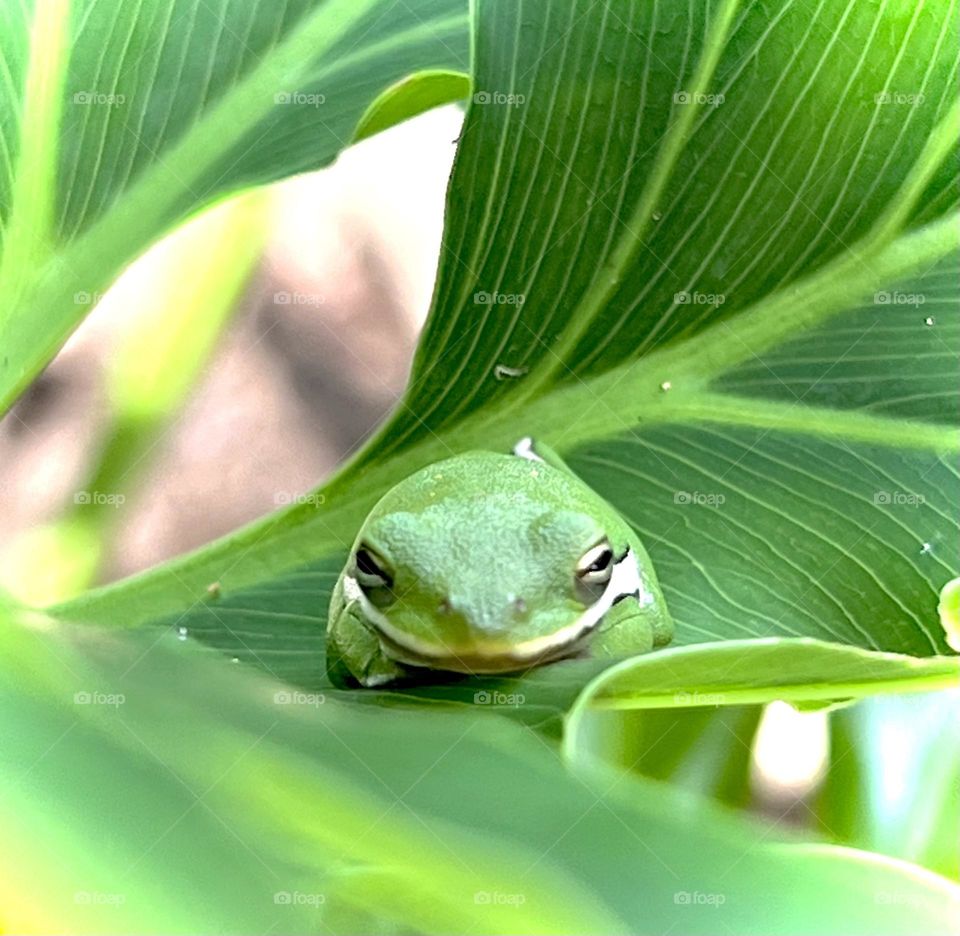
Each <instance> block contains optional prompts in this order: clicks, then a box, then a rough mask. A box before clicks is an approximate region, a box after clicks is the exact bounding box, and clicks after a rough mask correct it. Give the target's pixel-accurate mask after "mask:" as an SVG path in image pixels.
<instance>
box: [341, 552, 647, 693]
mask: <svg viewBox="0 0 960 936" xmlns="http://www.w3.org/2000/svg"><path fill="white" fill-rule="evenodd" d="M345 584H346V591H347V593H348V595H349V596H350V597H356V598H357V599H358V600H359V601H360V602H361V604H362V606H363V610H364V616H365V617H366V620H367V621H368V622H369V623H370V624H371V625H372V627H373V628H374V629H375V630H376V632H377V636H378V637H379V638H380V643H381V646H382V647H383V651H384V653H386V655H387V656H389V657H390V658H391V659H393V660H396V661H397V662H398V663H402V664H404V665H406V666H417V667H426V668H430V669H442V670H449V671H451V672H455V673H468V674H478V675H483V674H492V673H509V672H514V671H516V670H519V669H524V668H526V667H532V666H539V665H540V664H542V663H549V662H553V661H554V660H558V659H562V658H565V657H572V656H576V655H578V654H579V653H581V652H582V651H583V650H584V649H585V647H586V644H587V643H588V642H589V639H590V637H591V635H592V634H593V632H594V631H595V630H596V628H597V626H598V625H599V624H600V622H601V620H603V617H604V615H606V613H607V612H608V611H609V610H610V609H611V608H612V607H613V606H614V605H615V604H616V603H617V602H618V601H620V600H621V599H623V598H627V597H634V598H636V599H637V600H638V601H639V602H640V603H641V604H642V605H646V604H649V603H651V602H652V601H653V595H651V594H650V592H648V591H647V590H646V588H645V587H644V584H643V579H642V577H641V575H640V566H639V563H638V562H637V559H636V556H635V555H634V553H633V552H632V551H631V550H630V549H629V548H628V549H627V550H625V551H624V553H623V555H622V556H620V557H619V558H618V559H617V560H616V562H615V563H614V566H613V569H612V571H611V574H610V581H609V582H608V583H607V587H606V588H605V589H604V591H603V594H602V595H601V596H600V597H599V598H598V599H597V601H595V602H594V603H593V604H592V605H590V606H589V607H587V608H586V609H585V610H584V612H583V613H582V614H581V615H580V616H579V617H578V618H576V620H574V621H572V622H571V623H570V624H567V625H565V626H564V627H561V628H560V629H559V630H557V631H554V632H553V633H552V634H546V635H544V636H542V637H533V638H531V639H529V640H523V641H519V642H517V643H514V644H503V643H501V644H499V645H496V646H491V647H488V648H482V647H476V646H471V647H452V646H449V645H446V644H442V643H440V644H438V643H435V642H433V641H430V640H425V639H423V638H422V637H417V636H415V635H413V634H409V633H407V632H406V631H402V630H400V629H399V628H397V627H395V626H394V625H393V624H391V623H390V620H389V619H388V618H387V616H386V615H385V614H384V613H383V612H382V611H380V610H379V609H378V608H376V607H374V606H373V604H372V603H371V602H370V601H369V599H367V597H366V595H364V594H363V590H362V589H361V588H360V587H359V585H356V583H353V582H350V581H347V582H346V583H345ZM351 585H353V586H355V587H351Z"/></svg>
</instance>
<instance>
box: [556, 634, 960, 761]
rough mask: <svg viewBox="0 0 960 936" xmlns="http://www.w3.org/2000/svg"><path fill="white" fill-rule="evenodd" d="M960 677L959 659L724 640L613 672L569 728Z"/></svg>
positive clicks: (948, 682) (944, 682)
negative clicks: (604, 718) (611, 714)
mask: <svg viewBox="0 0 960 936" xmlns="http://www.w3.org/2000/svg"><path fill="white" fill-rule="evenodd" d="M958 676H960V659H958V658H956V657H934V658H929V659H917V658H915V657H910V656H905V655H900V654H894V653H872V652H869V651H867V650H861V649H858V648H855V647H846V646H843V645H841V644H828V643H823V642H821V641H817V640H809V639H802V640H784V639H781V638H767V639H763V640H726V641H723V642H719V643H714V644H699V645H696V646H692V647H677V648H673V649H670V648H668V649H666V650H662V651H660V652H658V653H652V654H649V655H646V656H640V657H634V658H632V659H630V660H625V661H624V662H623V663H619V664H617V665H616V666H612V667H610V668H609V669H607V670H605V671H604V672H603V673H602V674H601V675H600V676H598V677H597V678H596V679H595V680H594V681H593V682H592V683H591V684H590V685H589V686H587V687H586V688H585V689H584V691H583V693H582V695H581V696H580V698H579V699H578V701H577V708H576V710H575V711H574V712H573V713H571V722H574V723H575V722H576V719H577V718H578V717H579V716H580V715H582V714H584V713H585V712H587V711H590V710H604V709H645V708H673V707H676V708H684V707H687V706H693V707H704V706H705V707H715V706H726V705H754V704H763V703H766V702H773V701H774V700H776V699H783V700H785V701H787V702H792V703H806V702H835V701H843V700H845V699H857V698H863V697H864V696H867V695H873V694H875V693H877V692H884V691H888V692H911V691H920V690H923V689H938V688H939V689H944V688H951V687H952V686H954V685H955V684H956V681H957V677H958ZM571 743H575V742H571Z"/></svg>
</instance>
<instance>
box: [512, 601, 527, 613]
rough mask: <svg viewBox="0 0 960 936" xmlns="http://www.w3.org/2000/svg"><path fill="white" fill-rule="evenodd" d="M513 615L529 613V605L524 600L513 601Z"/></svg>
mask: <svg viewBox="0 0 960 936" xmlns="http://www.w3.org/2000/svg"><path fill="white" fill-rule="evenodd" d="M513 613H514V614H526V613H527V603H526V602H525V601H524V600H523V599H522V598H514V599H513Z"/></svg>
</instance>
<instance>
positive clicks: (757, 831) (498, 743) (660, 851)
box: [0, 615, 958, 934]
mask: <svg viewBox="0 0 960 936" xmlns="http://www.w3.org/2000/svg"><path fill="white" fill-rule="evenodd" d="M0 649H2V653H0V658H2V659H3V660H4V666H10V667H12V668H13V671H14V672H16V673H17V678H16V679H15V680H13V681H11V680H4V681H2V682H0V702H2V704H0V728H2V731H3V735H4V738H5V743H4V745H3V746H2V748H0V764H2V768H3V769H2V770H0V789H2V792H3V796H2V797H0V801H2V802H3V804H4V806H3V808H2V809H0V822H2V825H3V830H4V841H5V842H6V843H7V844H8V846H9V847H10V849H11V850H15V851H16V854H17V855H18V860H17V862H15V863H12V864H8V867H6V868H5V874H4V876H3V878H2V883H0V893H2V894H3V898H4V899H3V907H4V910H3V913H4V924H5V925H6V927H7V928H10V929H13V930H16V931H23V930H27V929H31V930H35V931H36V930H45V931H50V930H62V929H66V928H69V929H70V930H71V931H73V932H98V933H99V932H129V931H131V930H133V931H137V932H145V931H149V932H198V931H201V932H209V931H213V930H216V931H230V932H253V931H257V932H261V931H265V930H268V929H270V928H273V929H277V930H281V929H282V931H284V932H291V933H300V932H316V931H317V930H318V929H320V930H321V931H331V932H335V933H340V932H342V933H351V932H358V931H362V932H374V931H393V932H395V931H410V930H415V931H425V932H432V931H443V932H464V933H501V932H504V933H516V932H539V933H550V932H560V933H570V932H591V933H594V932H595V933H607V932H610V933H613V932H636V933H651V934H652V933H660V932H663V931H664V930H665V929H667V928H668V927H669V926H670V925H671V924H672V923H675V922H676V921H677V920H678V919H680V920H681V921H682V923H683V927H684V932H689V933H694V934H696V933H714V932H716V927H717V925H718V923H720V924H721V925H725V926H726V927H729V928H730V929H731V930H732V931H734V932H738V933H747V934H749V933H758V934H759V933H832V932H835V931H836V920H837V919H838V918H841V917H842V918H843V920H844V930H845V932H849V933H851V934H860V933H871V934H886V933H890V934H893V933H913V932H916V930H917V927H920V928H922V929H923V931H925V932H930V933H945V932H947V931H948V926H949V920H950V919H951V915H952V914H953V913H955V911H956V909H957V901H958V897H957V889H956V888H953V887H951V886H950V885H949V884H947V883H946V882H945V881H943V880H942V879H938V878H936V877H934V876H933V875H924V874H923V873H922V872H920V870H919V869H916V868H913V867H912V866H909V865H900V864H897V863H894V862H891V861H885V860H883V859H879V858H877V857H875V856H870V855H867V854H862V853H856V852H843V851H830V850H826V851H821V852H819V853H811V852H809V851H808V850H807V849H805V848H803V847H800V846H796V845H792V844H789V843H787V844H780V842H783V839H782V837H780V836H778V835H777V834H775V833H773V832H772V831H771V830H770V829H768V828H764V827H761V826H758V825H754V824H751V823H747V822H744V821H740V820H736V819H733V818H731V817H730V816H727V815H725V814H723V813H721V812H719V811H717V810H715V809H712V808H710V807H708V806H706V805H704V804H703V803H698V802H696V801H693V800H690V799H689V798H687V797H683V796H681V795H679V794H678V793H677V792H676V791H674V790H671V789H670V788H669V787H666V786H663V785H660V784H656V783H653V782H649V781H647V782H641V781H638V780H634V779H630V778H626V777H616V776H613V775H611V774H608V773H605V772H599V771H590V772H585V773H583V774H580V775H573V774H571V773H569V772H567V771H566V770H564V769H563V766H562V763H561V761H560V759H559V758H558V756H557V751H556V749H555V748H554V747H553V746H551V745H548V744H546V743H544V742H542V741H541V740H539V739H538V738H537V736H535V735H534V734H532V733H531V732H529V731H527V730H526V729H524V728H522V727H519V726H517V725H514V724H511V723H510V722H508V721H507V720H505V719H503V718H500V717H498V716H497V715H496V714H494V713H493V712H491V711H490V710H484V711H482V712H480V711H475V712H474V713H473V714H472V715H471V716H464V715H453V714H449V715H439V714H437V713H424V712H419V713H410V712H406V713H391V712H387V711H380V712H378V713H377V715H376V717H374V718H371V717H369V715H368V713H366V712H364V711H362V710H357V709H355V708H353V707H352V706H345V705H341V704H338V703H337V702H336V701H335V700H334V699H330V698H326V697H325V696H322V695H320V694H313V695H308V694H299V695H298V694H295V693H291V692H290V691H289V689H288V688H286V687H284V686H283V685H282V684H278V683H275V682H272V681H269V680H267V679H264V678H261V677H257V676H255V675H252V674H250V673H242V672H240V668H238V667H231V666H229V664H226V663H225V662H224V661H222V660H220V659H216V658H213V657H211V655H209V654H202V653H199V652H198V651H197V650H196V648H191V646H190V645H189V644H188V643H178V642H177V641H176V640H174V639H171V638H163V639H161V640H159V641H157V640H154V639H153V637H152V636H151V635H148V634H144V633H139V634H137V633H132V634H131V633H118V632H115V631H114V632H112V633H110V632H102V631H97V630H94V629H90V628H83V629H75V628H69V627H65V626H62V625H58V624H56V623H55V622H52V621H50V620H49V619H45V618H40V617H38V616H36V615H34V616H31V617H28V618H27V619H26V620H22V621H21V623H16V622H15V620H14V619H13V618H12V617H10V616H9V615H7V616H6V617H5V620H4V621H3V626H2V627H0ZM64 778H68V780H69V782H65V779H64ZM104 828H109V829H110V830H111V834H110V835H109V836H104V835H103V829H104ZM91 841H96V842H97V843H98V847H97V848H91V847H90V842H91ZM598 841H602V842H603V843H604V846H603V848H601V849H597V848H596V843H597V842H598ZM51 853H55V854H56V855H57V857H58V860H57V861H56V862H50V860H49V855H50V854H51ZM585 855H590V860H589V861H585V860H584V856H585ZM171 895H176V897H177V899H172V898H171ZM195 896H196V899H194V898H195ZM288 899H289V902H287V901H288ZM771 901H776V903H777V906H778V912H777V914H776V915H775V916H773V917H771V915H770V914H769V911H768V906H769V903H770V902H771Z"/></svg>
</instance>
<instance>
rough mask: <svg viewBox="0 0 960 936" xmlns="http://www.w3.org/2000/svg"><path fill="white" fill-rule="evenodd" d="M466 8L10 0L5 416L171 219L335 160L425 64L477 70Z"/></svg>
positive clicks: (0, 108)
mask: <svg viewBox="0 0 960 936" xmlns="http://www.w3.org/2000/svg"><path fill="white" fill-rule="evenodd" d="M466 16H467V4H466V2H465V0H411V2H409V3H401V4H394V3H389V2H387V0H323V2H320V0H291V2H288V3H283V4H277V3H272V2H266V0H263V2H259V0H258V2H252V3H251V2H248V0H225V2H223V3H217V4H210V3H205V2H202V0H146V2H143V3H124V4H120V5H119V6H118V5H116V4H105V3H98V2H96V0H37V2H35V3H33V4H23V3H19V2H17V0H3V3H0V236H2V238H3V241H2V242H3V245H4V255H3V262H2V266H0V296H2V307H3V308H2V312H0V334H2V336H3V352H4V353H3V356H2V357H0V405H2V407H3V409H6V407H7V406H8V405H9V404H10V402H11V401H12V399H13V398H14V397H15V394H16V392H17V391H18V390H20V389H22V388H23V387H24V386H25V384H26V382H27V381H28V380H29V379H30V378H31V377H33V376H34V375H35V374H36V373H37V371H38V370H39V368H40V367H42V366H43V365H44V364H46V363H47V361H48V360H49V358H50V357H51V356H52V355H53V353H54V352H55V351H56V349H57V348H58V347H59V345H60V344H61V343H62V342H63V340H64V339H65V338H66V337H67V335H68V334H69V333H70V331H72V329H73V328H74V327H76V325H77V324H78V323H79V321H80V320H81V319H82V317H83V315H84V314H85V313H86V312H87V311H89V309H90V301H89V297H90V296H91V295H96V294H97V293H98V292H100V291H102V290H104V289H105V288H106V287H107V286H108V285H109V283H110V281H111V279H112V278H113V277H114V276H115V275H116V274H117V272H118V271H119V270H120V269H121V268H122V266H123V265H124V264H125V263H127V262H129V261H130V260H132V259H133V257H134V256H135V255H136V254H137V253H139V252H140V251H141V250H142V249H144V248H145V247H146V246H147V245H148V244H150V243H151V242H152V241H153V240H155V239H156V238H157V237H158V236H159V235H160V234H161V233H163V232H164V230H165V229H166V228H168V227H169V226H170V225H171V224H173V223H174V222H176V221H177V220H179V219H181V218H183V217H184V216H185V215H186V214H188V213H190V212H192V211H195V210H197V209H198V208H200V207H202V206H203V205H206V204H208V203H209V202H210V201H212V200H213V199H215V198H217V197H220V196H222V195H223V194H224V193H226V192H230V191H235V190H237V189H240V188H243V187H246V186H250V185H254V184H262V183H264V182H269V181H272V180H274V179H278V178H281V177H284V176H287V175H290V174H292V173H295V172H302V171H305V170H307V169H315V168H317V167H319V166H322V165H325V164H327V163H329V162H331V161H332V160H333V159H334V158H335V157H336V155H337V154H338V153H339V152H340V151H341V150H342V149H343V148H344V147H345V146H347V145H348V144H349V143H350V141H351V140H352V138H353V135H354V132H355V130H356V127H357V124H358V122H359V120H360V118H361V117H362V115H363V114H364V112H365V111H366V109H367V108H368V106H369V105H370V104H371V102H372V101H374V100H375V99H376V98H378V97H379V95H380V94H381V92H383V91H384V89H385V88H387V87H388V86H390V85H392V84H394V83H395V82H396V81H398V80H400V79H402V78H404V77H406V76H408V75H409V74H411V73H412V72H416V71H419V70H421V69H448V70H455V71H464V70H466V68H467V66H468V60H467V59H468V54H467V48H468V44H467V38H468V30H467V19H466ZM406 116H409V114H408V112H406V111H404V110H403V108H400V109H399V110H397V109H394V111H393V112H392V119H394V120H397V119H403V118H404V117H406ZM77 294H82V295H83V296H85V297H87V298H86V299H84V300H82V301H78V300H77V298H76V297H77ZM37 309H42V310H43V315H41V316H38V315H37Z"/></svg>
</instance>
